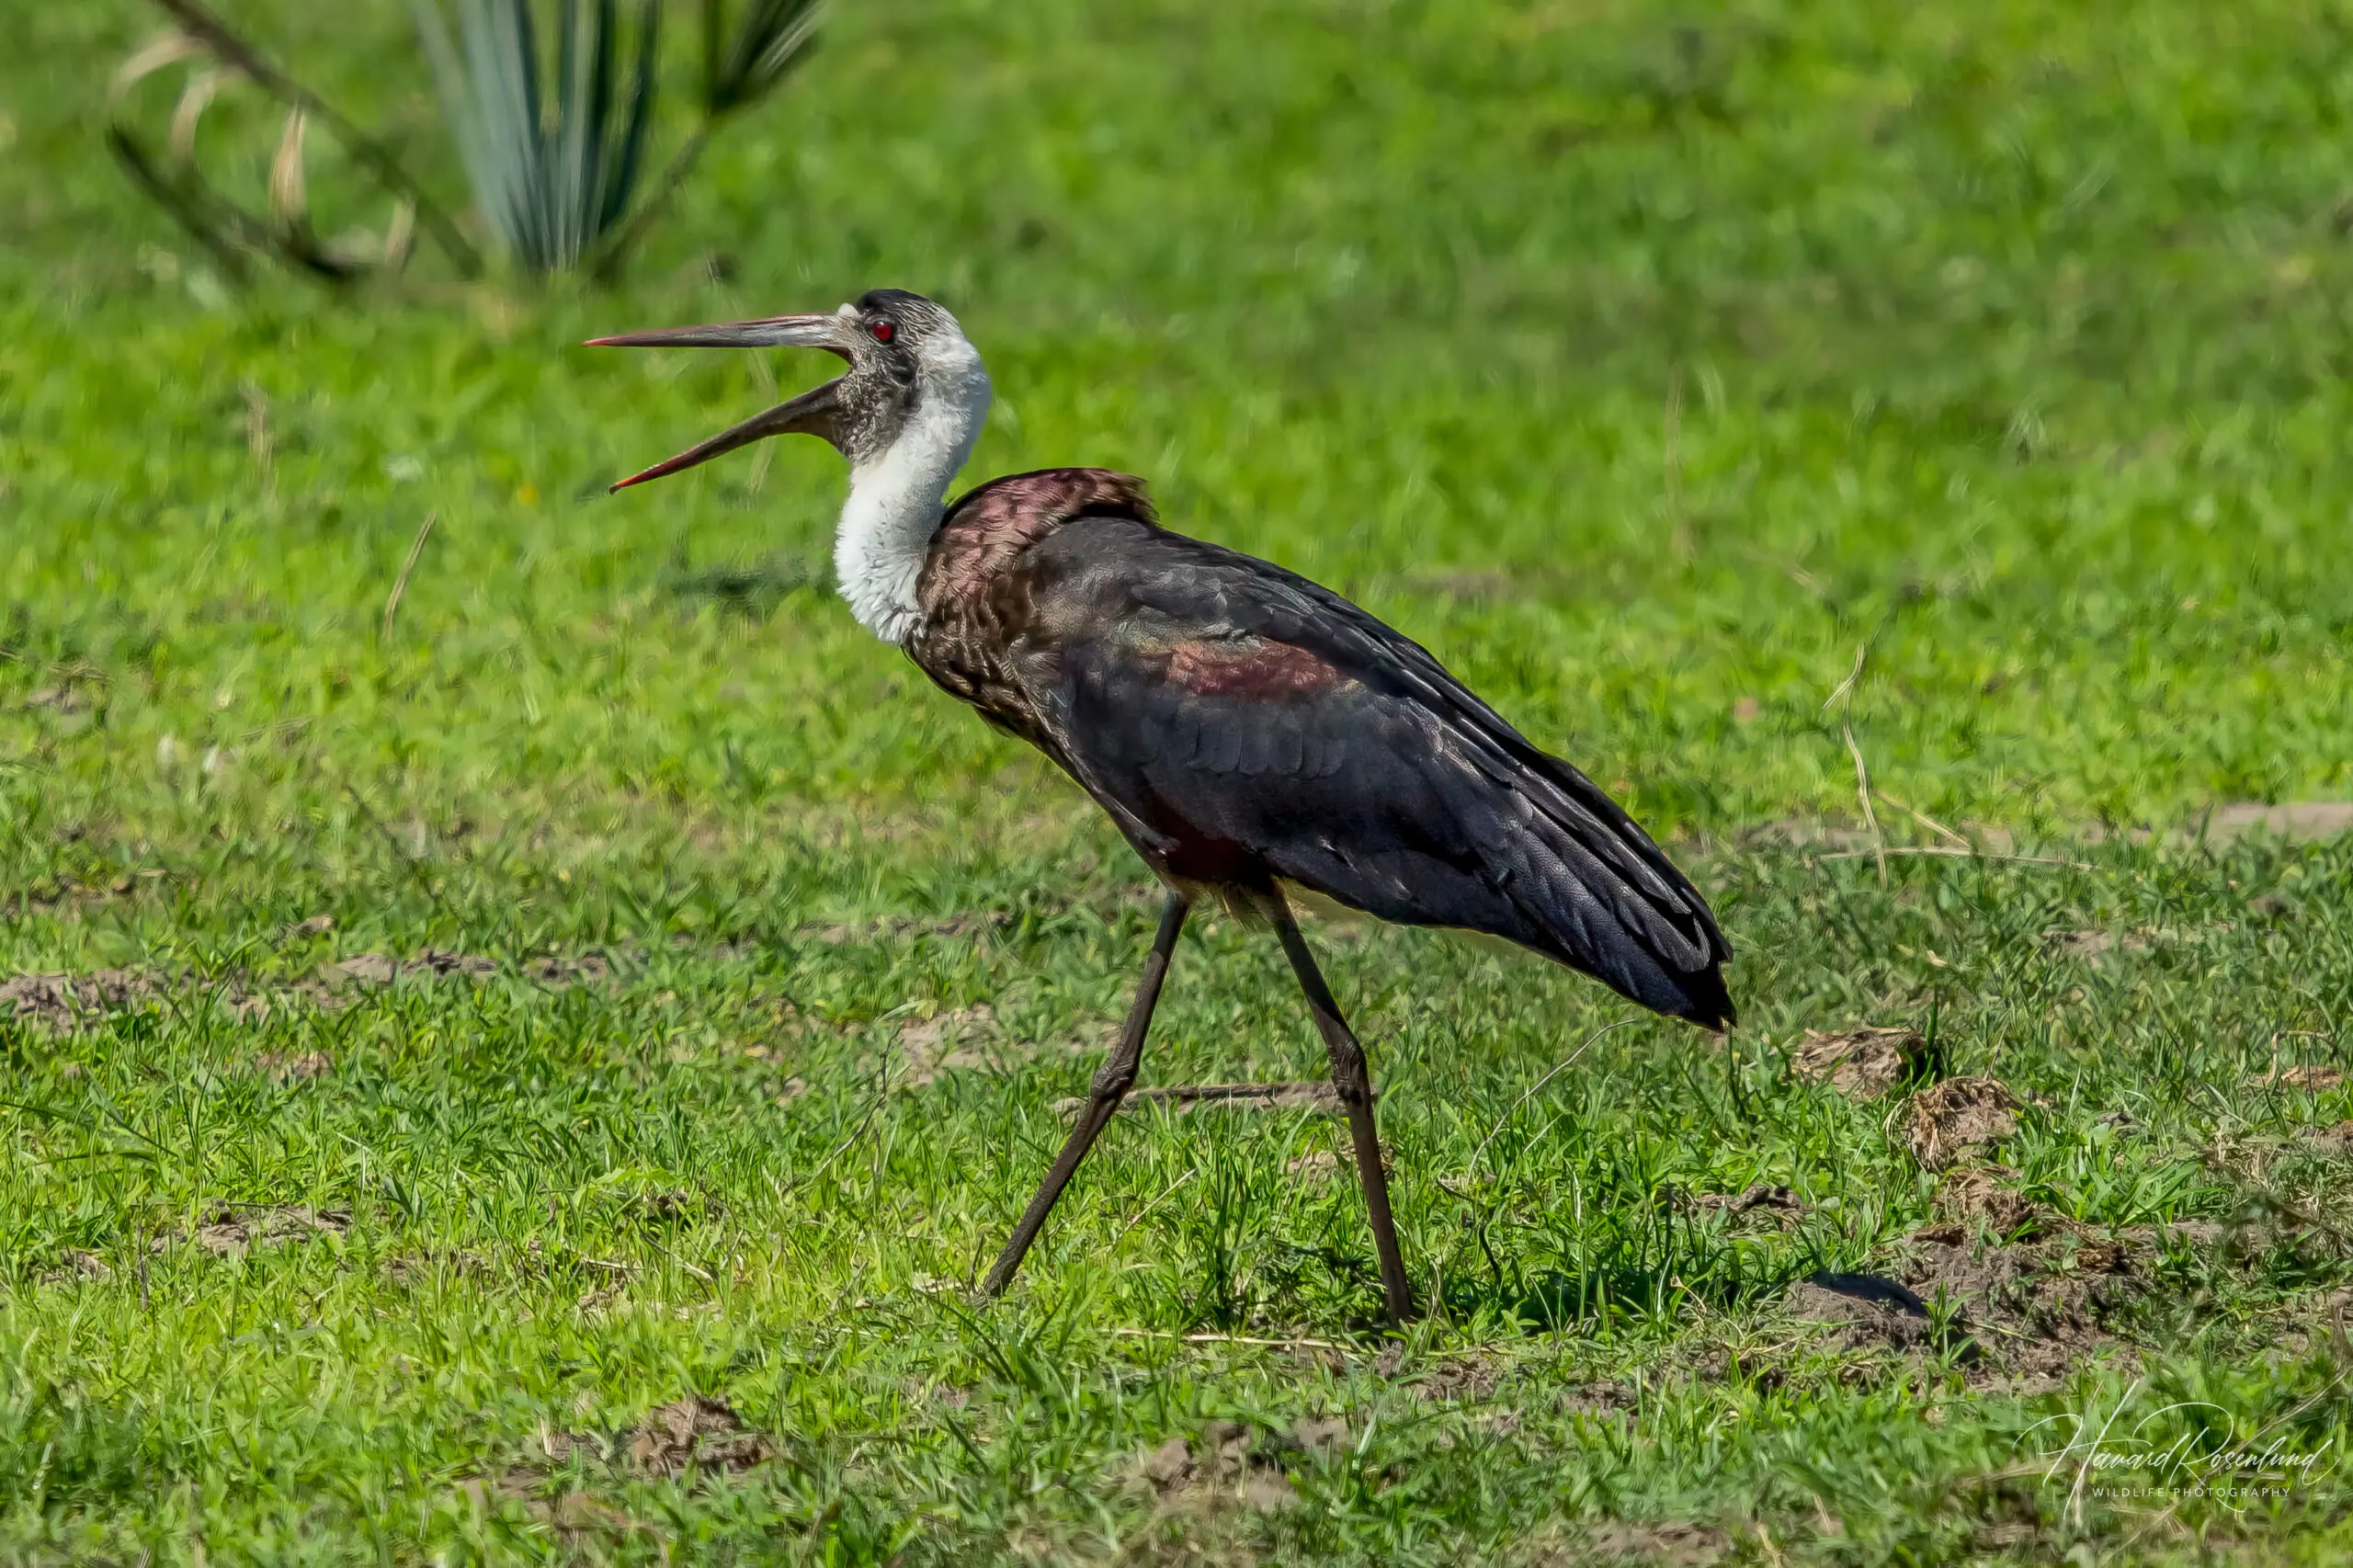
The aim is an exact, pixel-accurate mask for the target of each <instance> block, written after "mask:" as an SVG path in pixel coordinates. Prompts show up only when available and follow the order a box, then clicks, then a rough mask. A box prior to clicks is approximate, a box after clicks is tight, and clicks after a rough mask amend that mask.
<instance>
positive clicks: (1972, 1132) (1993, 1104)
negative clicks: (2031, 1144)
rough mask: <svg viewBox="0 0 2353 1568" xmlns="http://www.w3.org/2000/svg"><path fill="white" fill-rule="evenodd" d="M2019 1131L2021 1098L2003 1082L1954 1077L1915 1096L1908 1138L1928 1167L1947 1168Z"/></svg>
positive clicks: (1921, 1160)
mask: <svg viewBox="0 0 2353 1568" xmlns="http://www.w3.org/2000/svg"><path fill="white" fill-rule="evenodd" d="M2017 1131H2018V1100H2017V1098H2016V1097H2015V1096H2012V1095H2011V1093H2010V1091H2009V1090H2008V1089H2007V1088H2006V1087H2004V1086H2003V1085H2001V1084H2000V1083H1999V1082H1997V1081H1996V1080H1995V1079H1992V1078H1948V1079H1946V1080H1945V1081H1944V1082H1943V1083H1941V1084H1938V1085H1933V1086H1931V1087H1929V1088H1927V1089H1924V1090H1922V1091H1921V1092H1920V1093H1919V1094H1918V1095H1916V1096H1914V1097H1913V1100H1912V1119H1911V1126H1910V1128H1909V1129H1908V1130H1907V1138H1908V1142H1910V1143H1911V1145H1912V1153H1913V1154H1914V1155H1915V1157H1916V1158H1917V1159H1918V1160H1919V1162H1920V1163H1921V1164H1922V1165H1926V1166H1927V1168H1928V1169H1930V1170H1946V1169H1949V1168H1950V1167H1951V1166H1953V1165H1959V1164H1960V1163H1961V1160H1962V1159H1963V1158H1964V1157H1966V1156H1967V1155H1968V1154H1969V1153H1970V1152H1971V1151H1972V1150H1974V1149H1980V1148H1984V1146H1986V1145H1988V1144H1992V1143H1999V1142H2002V1141H2003V1140H2004V1139H2006V1138H2008V1137H2011V1136H2012V1135H2014V1134H2015V1133H2016V1132H2017Z"/></svg>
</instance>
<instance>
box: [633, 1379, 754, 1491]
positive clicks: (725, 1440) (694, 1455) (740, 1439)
mask: <svg viewBox="0 0 2353 1568" xmlns="http://www.w3.org/2000/svg"><path fill="white" fill-rule="evenodd" d="M628 1451H629V1457H630V1462H631V1463H632V1464H634V1465H636V1466H637V1467H638V1468H639V1469H640V1470H642V1471H645V1472H646V1473H647V1474H649V1475H657V1476H669V1475H678V1474H681V1473H683V1472H685V1471H688V1470H699V1471H704V1472H706V1473H711V1472H717V1471H726V1472H728V1473H731V1474H733V1473H736V1472H740V1471H746V1470H749V1469H751V1468H752V1467H753V1466H754V1465H757V1464H765V1463H767V1461H768V1460H772V1459H774V1458H776V1455H777V1448H776V1445H775V1443H773V1442H771V1441H770V1440H769V1439H768V1438H767V1437H764V1436H763V1435H761V1434H760V1433H757V1432H747V1431H745V1429H744V1423H743V1422H742V1421H741V1420H740V1419H738V1418H737V1416H736V1415H735V1411H734V1407H733V1406H732V1405H730V1404H729V1403H727V1401H726V1400H725V1399H723V1398H719V1397H715V1396H711V1395H706V1394H689V1395H688V1397H686V1398H685V1399H681V1400H677V1401H676V1402H674V1403H669V1404H665V1405H663V1406H661V1407H659V1408H658V1409H654V1410H650V1411H648V1412H646V1415H645V1419H644V1421H643V1422H642V1423H641V1424H640V1425H639V1426H638V1427H637V1428H636V1430H634V1431H633V1432H631V1433H630V1434H629V1444H628Z"/></svg>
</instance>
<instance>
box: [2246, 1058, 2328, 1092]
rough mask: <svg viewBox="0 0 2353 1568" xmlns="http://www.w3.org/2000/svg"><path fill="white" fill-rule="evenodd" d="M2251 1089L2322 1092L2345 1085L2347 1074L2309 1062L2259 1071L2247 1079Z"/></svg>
mask: <svg viewBox="0 0 2353 1568" xmlns="http://www.w3.org/2000/svg"><path fill="white" fill-rule="evenodd" d="M2246 1085H2247V1087H2248V1088H2250V1089H2302V1090H2304V1091H2306V1092H2307V1093H2310V1094H2321V1093H2323V1092H2325V1091H2326V1090H2329V1089H2341V1088H2343V1087H2344V1086H2345V1074H2342V1073H2340V1072H2338V1071H2337V1070H2336V1068H2334V1067H2320V1066H2314V1065H2311V1064H2307V1065H2304V1066H2302V1067H2276V1068H2274V1069H2272V1070H2271V1071H2270V1072H2268V1073H2257V1074H2254V1075H2253V1076H2251V1077H2249V1078H2248V1079H2247V1081H2246Z"/></svg>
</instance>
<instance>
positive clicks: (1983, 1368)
mask: <svg viewBox="0 0 2353 1568" xmlns="http://www.w3.org/2000/svg"><path fill="white" fill-rule="evenodd" d="M1913 1249H1914V1251H1913V1256H1912V1257H1911V1258H1910V1259H1909V1260H1908V1261H1907V1262H1906V1263H1905V1264H1904V1266H1903V1267H1902V1268H1901V1270H1900V1272H1901V1273H1902V1275H1903V1278H1904V1283H1905V1284H1906V1285H1907V1286H1908V1287H1909V1288H1910V1289H1911V1290H1913V1291H1914V1292H1915V1294H1917V1295H1918V1296H1920V1297H1921V1298H1923V1299H1929V1300H1933V1299H1937V1298H1938V1297H1941V1298H1942V1299H1943V1300H1945V1301H1949V1302H1950V1303H1953V1304H1955V1305H1956V1306H1958V1307H1959V1309H1960V1311H1959V1312H1958V1313H1957V1323H1958V1325H1959V1326H1961V1327H1962V1328H1965V1329H1966V1331H1967V1332H1968V1333H1969V1335H1970V1336H1971V1340H1972V1345H1973V1346H1974V1349H1975V1351H1976V1355H1975V1356H1973V1357H1970V1358H1967V1359H1970V1360H1972V1363H1973V1370H1972V1381H1984V1382H1999V1383H2002V1384H2004V1385H2006V1387H2008V1388H2009V1389H2010V1390H2012V1391H2013V1392H2021V1393H2036V1392H2043V1391H2045V1390H2049V1389H2053V1388H2057V1387H2058V1386H2060V1385H2061V1384H2062V1383H2063V1382H2065V1381H2066V1380H2067V1376H2068V1374H2069V1373H2070V1372H2071V1371H2073V1370H2074V1369H2075V1367H2076V1365H2077V1364H2078V1363H2080V1362H2082V1361H2084V1360H2086V1359H2087V1358H2091V1357H2094V1356H2097V1355H2099V1354H2101V1353H2102V1352H2104V1351H2109V1350H2113V1349H2116V1348H2117V1347H2118V1346H2120V1341H2119V1340H2118V1339H2117V1338H2116V1336H2115V1335H2114V1334H2113V1333H2111V1332H2110V1331H2109V1329H2108V1327H2107V1326H2106V1321H2107V1320H2108V1319H2109V1317H2111V1316H2112V1315H2113V1314H2114V1312H2116V1311H2117V1309H2119V1308H2120V1307H2121V1306H2122V1305H2124V1304H2125V1302H2126V1301H2128V1300H2129V1299H2130V1298H2131V1296H2133V1295H2134V1294H2136V1293H2137V1292H2138V1291H2139V1290H2141V1289H2142V1288H2143V1287H2142V1286H2141V1285H2140V1284H2138V1283H2137V1282H2136V1281H2134V1280H2133V1279H2132V1278H2131V1277H2130V1276H2129V1275H2128V1274H2127V1273H2124V1272H2121V1270H2123V1269H2125V1267H2126V1256H2125V1254H2124V1252H2123V1250H2122V1249H2121V1248H2119V1247H2114V1246H2110V1245H2106V1244H2097V1243H2094V1244H2088V1245H2086V1246H2084V1247H2082V1248H2079V1249H2076V1250H2075V1252H2074V1253H2073V1254H2072V1255H2071V1254H2070V1253H2069V1251H2068V1250H2067V1249H2066V1248H2065V1247H2064V1246H2063V1244H2058V1243H2049V1244H2041V1245H2014V1246H1999V1245H1984V1246H1972V1245H1969V1244H1965V1243H1959V1242H1952V1241H1947V1240H1943V1239H1931V1238H1929V1237H1927V1236H1925V1235H1924V1236H1919V1237H1915V1238H1914V1241H1913Z"/></svg>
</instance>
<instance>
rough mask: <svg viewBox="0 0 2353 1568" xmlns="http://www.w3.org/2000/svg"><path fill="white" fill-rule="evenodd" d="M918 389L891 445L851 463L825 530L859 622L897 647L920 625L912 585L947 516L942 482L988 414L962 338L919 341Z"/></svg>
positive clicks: (985, 392)
mask: <svg viewBox="0 0 2353 1568" xmlns="http://www.w3.org/2000/svg"><path fill="white" fill-rule="evenodd" d="M919 373H920V375H921V377H922V391H921V393H920V395H919V396H918V397H917V398H916V400H915V409H914V411H913V412H912V413H910V414H909V415H908V416H907V422H906V424H905V425H904V426H902V427H901V428H900V430H899V434H898V437H897V438H896V439H894V440H893V441H892V443H891V444H890V446H888V447H887V448H885V449H883V450H882V452H881V455H879V456H877V457H873V458H869V459H865V460H860V461H855V462H853V463H852V464H851V466H850V471H849V499H847V501H845V502H843V503H842V517H841V523H840V525H839V526H838V527H837V528H835V532H834V576H835V581H836V582H837V583H839V584H840V586H841V596H842V597H843V598H845V599H847V600H848V601H849V611H850V614H851V615H853V616H855V617H857V618H858V624H859V625H860V626H863V627H865V628H866V629H867V630H868V631H871V632H873V633H874V635H876V636H877V637H880V638H881V639H882V641H883V642H889V643H892V644H893V645H899V644H904V642H906V640H907V639H908V638H909V637H911V636H913V635H914V634H915V625H916V623H917V621H918V620H919V619H921V615H920V610H919V607H918V606H917V604H916V602H915V579H916V578H917V577H918V576H919V575H920V574H922V572H923V562H924V557H925V555H926V553H927V552H928V551H930V549H931V537H932V535H934V534H936V533H938V531H939V522H940V518H941V517H944V516H945V515H946V513H945V509H944V507H943V506H942V504H941V503H942V501H943V499H944V498H945V497H946V495H947V494H948V484H949V481H950V480H952V479H954V478H955V477H956V473H957V471H958V470H959V469H961V468H962V467H963V466H964V460H965V459H967V458H969V457H971V456H972V444H973V443H974V442H975V441H978V440H979V439H980V438H981V426H983V425H985V424H987V423H988V417H989V396H990V392H989V374H988V371H987V370H986V369H983V367H982V365H981V356H980V354H979V352H978V351H977V350H975V349H974V348H973V347H972V345H971V344H970V343H968V342H966V341H965V340H964V338H963V336H962V335H961V334H952V333H951V335H949V338H948V339H947V340H944V341H943V340H935V341H933V342H929V343H926V345H925V346H924V349H923V358H922V361H921V367H920V371H919Z"/></svg>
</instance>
